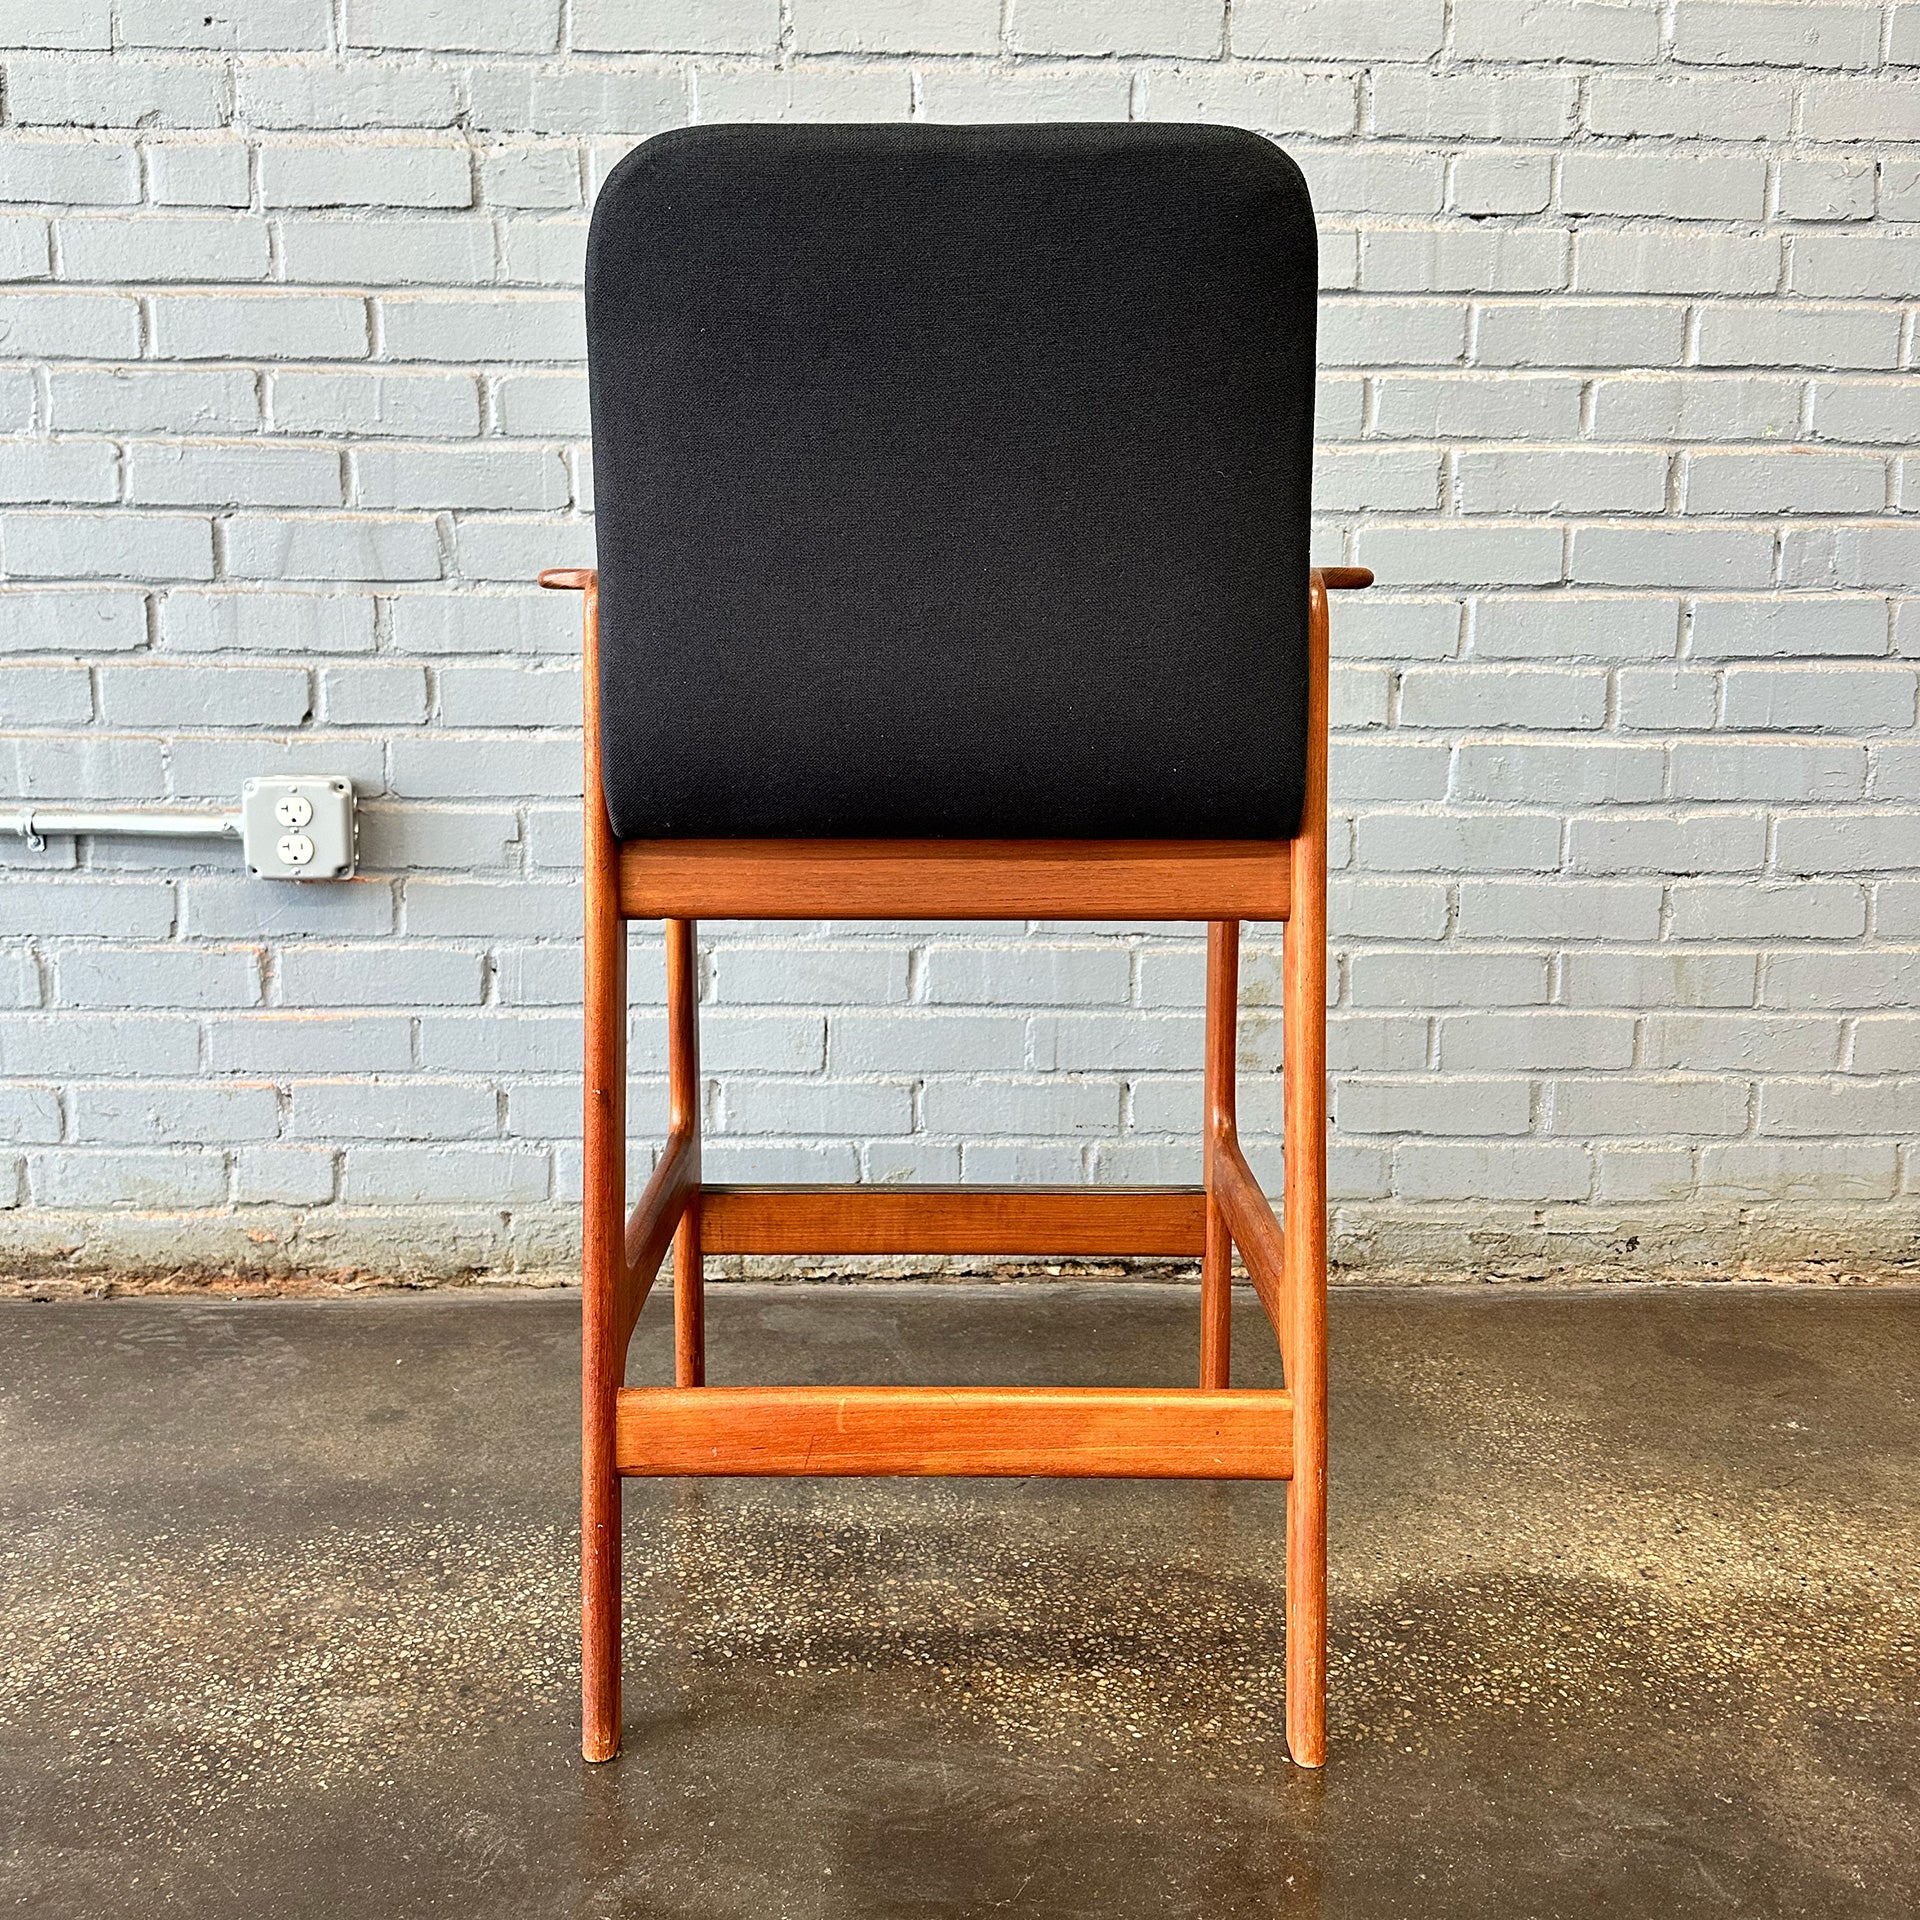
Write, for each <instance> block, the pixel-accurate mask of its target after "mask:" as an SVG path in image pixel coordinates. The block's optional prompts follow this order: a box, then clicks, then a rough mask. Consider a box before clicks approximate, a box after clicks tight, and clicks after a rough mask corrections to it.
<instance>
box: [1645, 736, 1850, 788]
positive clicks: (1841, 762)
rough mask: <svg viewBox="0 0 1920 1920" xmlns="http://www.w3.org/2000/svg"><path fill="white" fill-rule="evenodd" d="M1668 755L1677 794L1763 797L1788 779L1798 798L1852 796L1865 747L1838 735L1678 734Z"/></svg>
mask: <svg viewBox="0 0 1920 1920" xmlns="http://www.w3.org/2000/svg"><path fill="white" fill-rule="evenodd" d="M1672 760H1673V792H1674V797H1675V798H1676V799H1680V800H1747V801H1751V800H1765V799H1769V798H1771V797H1772V796H1773V795H1775V794H1776V793H1778V792H1780V791H1782V788H1781V786H1780V784H1779V783H1781V782H1783V781H1788V780H1791V781H1795V782H1797V783H1798V786H1797V794H1798V797H1799V798H1801V799H1803V800H1852V799H1856V798H1858V797H1859V795H1860V792H1861V790H1862V788H1863V786H1864V785H1865V782H1866V771H1867V756H1866V750H1865V748H1863V747H1859V746H1853V745H1849V744H1846V743H1843V742H1837V741H1836V742H1832V743H1828V742H1806V743H1802V742H1798V741H1785V740H1741V741H1733V740H1682V741H1678V742H1676V743H1675V745H1674V748H1673V753H1672Z"/></svg>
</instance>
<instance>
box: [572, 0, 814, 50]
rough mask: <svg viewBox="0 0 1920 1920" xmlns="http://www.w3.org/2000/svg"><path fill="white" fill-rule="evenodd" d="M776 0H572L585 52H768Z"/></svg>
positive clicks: (774, 40)
mask: <svg viewBox="0 0 1920 1920" xmlns="http://www.w3.org/2000/svg"><path fill="white" fill-rule="evenodd" d="M779 38H780V6H779V0H574V7H573V44H574V46H575V47H577V48H579V49H581V50H582V51H584V52H588V53H768V54H770V53H772V52H773V50H774V48H775V46H776V45H777V44H778V42H779Z"/></svg>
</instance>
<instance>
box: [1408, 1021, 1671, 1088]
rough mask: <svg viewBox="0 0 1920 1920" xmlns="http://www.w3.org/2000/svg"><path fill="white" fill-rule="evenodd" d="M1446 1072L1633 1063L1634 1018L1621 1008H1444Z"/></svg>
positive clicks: (1442, 1040) (1443, 1065)
mask: <svg viewBox="0 0 1920 1920" xmlns="http://www.w3.org/2000/svg"><path fill="white" fill-rule="evenodd" d="M1439 1028H1440V1055H1439V1057H1440V1066H1441V1069H1442V1071H1444V1072H1448V1073H1462V1072H1466V1073H1476V1072H1478V1073H1484V1072H1501V1071H1505V1072H1509V1073H1519V1072H1540V1071H1547V1070H1551V1069H1558V1068H1584V1069H1589V1070H1591V1069H1597V1068H1607V1067H1626V1066H1631V1065H1632V1064H1633V1045H1634V1039H1633V1035H1634V1021H1633V1017H1632V1016H1631V1015H1630V1014H1625V1013H1566V1012H1561V1011H1558V1010H1554V1011H1542V1012H1533V1011H1529V1012H1525V1013H1460V1014H1448V1015H1447V1016H1446V1017H1445V1018H1443V1019H1442V1020H1441V1021H1440V1023H1439Z"/></svg>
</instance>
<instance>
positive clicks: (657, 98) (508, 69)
mask: <svg viewBox="0 0 1920 1920" xmlns="http://www.w3.org/2000/svg"><path fill="white" fill-rule="evenodd" d="M467 88H468V92H469V94H470V95H471V98H472V106H471V109H470V113H469V118H470V119H471V121H472V123H473V125H474V126H475V127H476V128H477V129H479V130H480V131H481V132H485V133H507V134H536V133H583V134H595V135H603V136H604V135H607V134H613V133H619V134H623V135H627V136H631V137H632V138H634V139H638V138H640V137H641V136H643V135H646V134H649V133H658V132H661V131H662V130H663V129H665V128H668V127H677V126H679V125H680V124H681V123H682V122H683V121H684V120H685V119H686V118H687V83H686V78H685V76H684V74H683V73H682V72H681V70H680V69H679V68H678V67H677V66H664V65H663V66H658V67H621V68H617V69H616V68H607V67H598V68H592V69H586V70H582V69H578V68H576V69H573V70H571V71H567V72H554V71H552V70H551V69H547V68H542V67H536V66H529V65H527V64H526V63H524V62H522V63H520V64H517V65H514V66H482V67H475V68H473V69H472V70H471V72H470V74H469V77H468V80H467ZM804 91H806V90H805V89H803V92H804ZM902 111H904V108H903V109H902Z"/></svg>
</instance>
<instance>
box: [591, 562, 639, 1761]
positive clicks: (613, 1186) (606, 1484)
mask: <svg viewBox="0 0 1920 1920" xmlns="http://www.w3.org/2000/svg"><path fill="white" fill-rule="evenodd" d="M583 591H584V592H585V594H586V600H585V602H584V604H583V607H582V621H583V628H584V631H583V636H582V638H583V648H584V655H585V657H584V661H583V666H584V673H583V676H582V677H583V680H584V684H585V706H586V710H585V715H584V720H585V766H584V774H585V780H586V787H585V795H586V798H585V827H586V875H585V899H586V987H585V993H586V1023H585V1092H586V1114H585V1123H586V1140H585V1144H584V1153H583V1173H582V1181H581V1188H582V1196H581V1197H582V1211H583V1219H582V1235H583V1248H582V1256H581V1273H580V1279H581V1289H580V1316H581V1327H580V1334H581V1338H580V1651H581V1673H580V1687H581V1733H580V1748H581V1751H582V1753H584V1754H585V1755H586V1757H587V1758H588V1759H589V1760H610V1759H612V1758H613V1756H614V1755H615V1754H616V1753H617V1752H619V1750H620V1476H619V1472H618V1469H617V1468H616V1467H615V1465H614V1458H613V1453H614V1439H613V1410H614V1395H615V1394H616V1393H617V1392H618V1391H619V1389H620V1382H621V1377H622V1374H623V1372H624V1370H625V1365H626V1350H627V1341H626V1333H627V1330H628V1329H630V1328H631V1325H632V1322H631V1320H629V1321H628V1322H627V1324H626V1328H623V1327H622V1326H621V1312H622V1307H621V1302H622V1298H623V1295H624V1293H625V1292H626V1291H627V1252H626V1211H627V1209H626V1159H627V929H626V923H625V921H624V920H623V919H622V918H621V915H620V867H619V859H620V849H619V843H618V842H617V841H616V840H615V839H614V837H613V829H612V827H611V826H610V825H609V823H608V820H607V809H606V805H605V803H604V802H603V801H602V799H601V797H600V713H599V659H600V621H599V614H600V605H599V599H600V596H599V592H598V588H597V584H596V582H595V581H594V579H593V578H592V577H591V576H590V577H589V578H588V579H587V581H586V582H585V584H584V587H583Z"/></svg>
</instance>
